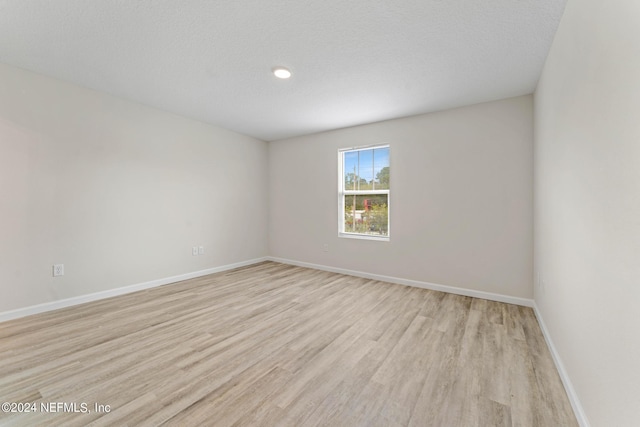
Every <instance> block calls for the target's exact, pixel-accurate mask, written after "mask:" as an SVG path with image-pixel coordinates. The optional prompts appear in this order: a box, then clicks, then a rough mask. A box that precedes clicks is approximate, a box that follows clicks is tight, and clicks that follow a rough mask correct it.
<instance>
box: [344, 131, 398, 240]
mask: <svg viewBox="0 0 640 427" xmlns="http://www.w3.org/2000/svg"><path fill="white" fill-rule="evenodd" d="M376 148H389V173H391V149H390V145H389V144H375V145H367V146H360V147H350V148H340V149H339V150H338V237H346V238H349V239H363V240H377V241H382V242H388V241H389V240H390V236H391V180H389V189H386V190H346V189H345V188H344V154H345V153H347V152H353V151H365V150H372V149H376ZM374 179H375V177H374ZM369 194H386V195H387V235H386V236H376V235H372V234H361V233H353V232H348V231H345V230H344V214H345V206H344V198H345V196H348V195H356V196H366V195H369Z"/></svg>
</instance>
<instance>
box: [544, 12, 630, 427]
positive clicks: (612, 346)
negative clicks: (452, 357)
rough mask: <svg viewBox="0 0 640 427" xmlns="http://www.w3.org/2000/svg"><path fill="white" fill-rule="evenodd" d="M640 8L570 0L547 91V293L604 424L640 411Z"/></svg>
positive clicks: (590, 404)
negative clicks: (639, 305)
mask: <svg viewBox="0 0 640 427" xmlns="http://www.w3.org/2000/svg"><path fill="white" fill-rule="evenodd" d="M639 17H640V2H638V1H613V2H605V1H602V0H582V1H576V0H570V1H569V2H568V3H567V7H566V10H565V13H564V17H563V19H562V21H561V24H560V27H559V30H558V33H557V34H556V38H555V41H554V43H553V47H552V49H551V52H550V54H549V57H548V59H547V63H546V66H545V68H544V72H543V74H542V77H541V79H540V82H539V85H538V89H537V91H536V94H535V272H536V280H535V282H536V284H535V300H536V304H537V305H538V307H539V310H540V312H541V313H542V317H543V319H544V320H545V323H546V324H547V327H548V330H549V333H550V335H551V338H552V340H553V342H554V343H555V347H556V348H557V351H558V353H559V355H560V358H561V359H562V361H563V364H564V366H565V368H566V371H567V373H568V376H569V378H570V380H571V382H572V383H573V386H574V388H575V390H576V392H577V395H578V397H579V400H580V402H581V404H582V406H583V407H584V411H585V412H586V415H587V418H588V419H589V421H590V422H591V424H592V425H593V426H637V425H638V420H639V417H640V410H639V409H638V408H640V316H639V315H638V303H639V302H640V25H639V23H640V22H639ZM537 274H539V277H540V284H539V285H538V280H537Z"/></svg>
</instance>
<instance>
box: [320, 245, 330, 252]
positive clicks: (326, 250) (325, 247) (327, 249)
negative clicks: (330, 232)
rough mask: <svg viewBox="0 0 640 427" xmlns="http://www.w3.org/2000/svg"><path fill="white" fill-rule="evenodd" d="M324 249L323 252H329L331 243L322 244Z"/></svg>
mask: <svg viewBox="0 0 640 427" xmlns="http://www.w3.org/2000/svg"><path fill="white" fill-rule="evenodd" d="M322 250H323V252H329V244H328V243H325V244H324V245H322Z"/></svg>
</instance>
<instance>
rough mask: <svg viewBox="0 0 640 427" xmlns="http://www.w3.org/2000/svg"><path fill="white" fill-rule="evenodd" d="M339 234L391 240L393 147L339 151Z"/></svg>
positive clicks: (381, 146) (380, 146) (379, 146)
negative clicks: (390, 171)
mask: <svg viewBox="0 0 640 427" xmlns="http://www.w3.org/2000/svg"><path fill="white" fill-rule="evenodd" d="M338 161H339V168H338V169H339V173H340V177H339V178H338V197H339V200H338V206H339V209H338V210H339V213H338V224H339V226H338V235H339V236H341V237H356V238H364V239H376V240H389V191H390V190H389V146H388V145H377V146H374V147H361V148H349V149H343V150H339V151H338Z"/></svg>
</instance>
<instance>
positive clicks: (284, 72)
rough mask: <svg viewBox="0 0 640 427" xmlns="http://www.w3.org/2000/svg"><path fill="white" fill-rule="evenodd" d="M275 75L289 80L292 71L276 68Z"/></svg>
mask: <svg viewBox="0 0 640 427" xmlns="http://www.w3.org/2000/svg"><path fill="white" fill-rule="evenodd" d="M273 74H274V75H275V76H276V77H277V78H279V79H288V78H289V77H291V71H289V70H288V69H286V68H284V67H274V69H273Z"/></svg>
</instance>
